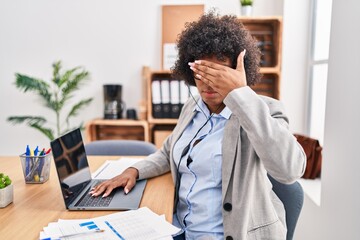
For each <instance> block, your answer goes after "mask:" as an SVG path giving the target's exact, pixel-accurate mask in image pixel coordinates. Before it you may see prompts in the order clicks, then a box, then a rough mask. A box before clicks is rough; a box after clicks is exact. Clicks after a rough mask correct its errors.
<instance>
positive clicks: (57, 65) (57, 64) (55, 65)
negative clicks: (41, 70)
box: [52, 61, 61, 85]
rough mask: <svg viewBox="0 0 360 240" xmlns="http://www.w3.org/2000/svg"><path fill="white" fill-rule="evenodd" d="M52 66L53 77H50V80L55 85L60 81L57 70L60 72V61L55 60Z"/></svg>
mask: <svg viewBox="0 0 360 240" xmlns="http://www.w3.org/2000/svg"><path fill="white" fill-rule="evenodd" d="M52 67H53V79H52V81H53V82H54V83H55V84H56V85H58V82H59V81H60V76H59V72H60V69H61V61H57V62H55V63H53V65H52Z"/></svg>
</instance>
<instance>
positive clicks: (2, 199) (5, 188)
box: [0, 173, 14, 208]
mask: <svg viewBox="0 0 360 240" xmlns="http://www.w3.org/2000/svg"><path fill="white" fill-rule="evenodd" d="M13 198H14V188H13V185H12V184H11V179H10V178H9V176H7V175H5V174H4V173H0V208H4V207H6V206H7V205H9V204H10V203H12V201H13Z"/></svg>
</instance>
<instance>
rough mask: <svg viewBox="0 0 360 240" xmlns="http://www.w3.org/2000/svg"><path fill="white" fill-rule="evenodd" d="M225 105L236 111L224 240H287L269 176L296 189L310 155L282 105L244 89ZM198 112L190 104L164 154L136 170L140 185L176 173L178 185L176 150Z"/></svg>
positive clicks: (226, 165)
mask: <svg viewBox="0 0 360 240" xmlns="http://www.w3.org/2000/svg"><path fill="white" fill-rule="evenodd" d="M224 103H225V104H226V106H227V107H228V108H230V110H231V111H232V115H231V117H230V119H229V120H228V122H227V123H226V125H225V130H224V138H223V142H222V202H223V209H222V214H223V224H224V238H227V237H229V238H228V239H231V238H230V237H232V239H286V223H285V211H284V207H283V205H282V203H281V201H280V200H279V199H278V197H277V196H276V195H275V194H274V192H273V191H272V186H271V183H270V181H269V179H268V177H267V173H269V174H270V175H271V176H272V177H274V178H275V179H276V180H278V181H279V182H282V183H293V182H294V181H296V179H298V178H300V177H301V176H302V174H303V172H304V170H305V164H306V161H305V159H306V157H305V154H304V151H303V149H302V148H301V146H300V145H299V144H298V142H297V141H296V139H295V137H294V136H293V135H292V133H291V132H290V131H289V130H288V119H287V117H286V116H285V115H284V111H283V107H282V105H281V104H280V102H279V101H277V100H275V99H272V98H268V97H263V96H259V95H257V94H256V93H255V92H254V91H253V90H251V88H249V87H243V88H238V89H235V90H233V91H232V92H230V93H229V94H228V96H227V97H226V98H225V99H224ZM194 107H195V102H194V100H193V99H190V100H188V102H187V103H186V104H185V105H184V107H183V109H182V112H181V115H180V117H179V121H178V124H177V125H176V127H175V129H174V131H173V132H172V134H171V135H170V136H169V137H168V138H167V139H166V140H165V142H164V144H163V146H162V148H161V149H159V150H158V151H157V152H155V153H154V154H152V155H150V156H148V157H147V158H146V159H145V161H142V162H139V163H137V164H135V165H134V167H135V168H137V169H138V170H139V178H140V179H144V178H151V177H154V176H158V175H161V174H164V173H166V172H168V171H169V170H170V171H171V173H172V178H173V180H174V183H176V181H177V179H176V178H177V174H176V171H177V170H176V166H175V164H174V161H173V156H172V154H173V148H174V145H175V143H176V141H177V140H178V139H179V137H180V136H181V134H182V133H183V131H184V129H185V128H186V126H187V125H188V123H189V122H190V121H191V120H192V118H193V117H194V114H195V112H194V111H193V110H194ZM176 202H177V199H175V204H176ZM175 206H176V205H175Z"/></svg>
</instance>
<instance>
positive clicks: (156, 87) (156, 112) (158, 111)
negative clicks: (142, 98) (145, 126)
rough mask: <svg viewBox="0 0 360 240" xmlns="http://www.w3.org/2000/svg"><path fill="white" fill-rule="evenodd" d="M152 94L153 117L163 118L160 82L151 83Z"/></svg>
mask: <svg viewBox="0 0 360 240" xmlns="http://www.w3.org/2000/svg"><path fill="white" fill-rule="evenodd" d="M151 92H152V115H153V117H154V118H162V117H163V116H162V107H161V92H160V80H154V81H152V83H151Z"/></svg>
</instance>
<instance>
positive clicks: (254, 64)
mask: <svg viewBox="0 0 360 240" xmlns="http://www.w3.org/2000/svg"><path fill="white" fill-rule="evenodd" d="M177 48H178V51H179V53H178V54H179V55H178V59H177V61H176V62H175V65H174V67H173V68H172V69H171V70H172V75H173V77H175V78H178V79H183V80H185V81H186V82H187V84H189V85H192V86H195V80H194V76H193V72H192V71H191V69H190V68H189V65H188V63H189V62H194V61H195V60H197V59H201V58H204V57H214V56H215V57H216V58H217V59H219V60H224V59H225V58H229V59H230V60H231V67H232V68H233V69H235V68H236V65H237V57H238V55H239V54H240V52H241V51H243V50H244V49H246V54H245V58H244V67H245V71H246V80H247V84H248V85H249V86H251V85H254V84H255V83H257V82H258V81H259V80H260V78H261V74H260V73H259V63H260V56H261V52H260V50H259V49H258V47H257V45H256V40H255V39H254V38H253V37H252V36H251V35H250V33H249V32H248V30H246V29H245V27H244V25H243V24H242V23H241V21H240V20H239V19H238V18H237V17H236V16H230V15H225V16H219V15H217V14H215V13H214V12H209V13H207V14H204V15H202V16H201V17H200V19H199V20H198V21H196V22H191V23H187V24H186V25H185V30H184V31H183V32H182V33H181V34H180V35H179V36H178V39H177Z"/></svg>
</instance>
